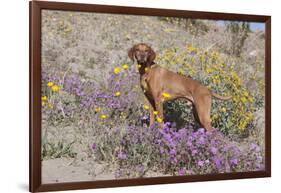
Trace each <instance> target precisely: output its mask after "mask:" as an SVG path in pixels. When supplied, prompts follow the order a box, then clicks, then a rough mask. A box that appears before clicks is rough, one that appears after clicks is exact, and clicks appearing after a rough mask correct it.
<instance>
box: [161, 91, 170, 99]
mask: <svg viewBox="0 0 281 193" xmlns="http://www.w3.org/2000/svg"><path fill="white" fill-rule="evenodd" d="M162 97H163V98H166V99H169V98H171V95H170V94H169V93H167V92H163V93H162Z"/></svg>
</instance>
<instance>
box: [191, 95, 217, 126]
mask: <svg viewBox="0 0 281 193" xmlns="http://www.w3.org/2000/svg"><path fill="white" fill-rule="evenodd" d="M211 102H212V99H211V96H210V95H205V96H201V97H200V98H198V99H197V100H196V101H195V104H194V106H195V108H196V111H197V115H198V117H199V121H200V124H201V125H202V126H203V127H204V128H205V129H206V130H207V131H213V130H214V129H213V127H212V125H211V118H210V113H211Z"/></svg>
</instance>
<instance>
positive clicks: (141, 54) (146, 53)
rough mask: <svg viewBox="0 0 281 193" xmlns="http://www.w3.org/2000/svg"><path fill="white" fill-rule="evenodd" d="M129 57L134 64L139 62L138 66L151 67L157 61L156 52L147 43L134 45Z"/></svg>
mask: <svg viewBox="0 0 281 193" xmlns="http://www.w3.org/2000/svg"><path fill="white" fill-rule="evenodd" d="M128 56H129V57H130V58H131V60H132V61H133V62H134V61H135V59H136V60H137V62H138V64H142V65H144V64H148V65H151V64H152V63H153V61H154V59H155V56H156V54H155V52H154V51H153V49H152V48H151V47H150V46H148V45H147V44H145V43H139V44H136V45H134V46H133V47H132V48H131V49H130V50H129V52H128Z"/></svg>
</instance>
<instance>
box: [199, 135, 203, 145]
mask: <svg viewBox="0 0 281 193" xmlns="http://www.w3.org/2000/svg"><path fill="white" fill-rule="evenodd" d="M198 143H199V144H200V145H204V144H205V138H204V137H203V136H201V137H200V138H199V139H198Z"/></svg>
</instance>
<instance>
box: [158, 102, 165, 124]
mask: <svg viewBox="0 0 281 193" xmlns="http://www.w3.org/2000/svg"><path fill="white" fill-rule="evenodd" d="M156 110H157V112H158V114H157V118H156V120H157V122H158V123H159V124H160V127H161V128H163V127H164V113H163V102H162V101H161V100H157V101H156Z"/></svg>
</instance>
